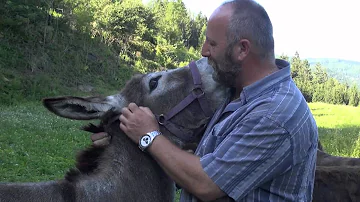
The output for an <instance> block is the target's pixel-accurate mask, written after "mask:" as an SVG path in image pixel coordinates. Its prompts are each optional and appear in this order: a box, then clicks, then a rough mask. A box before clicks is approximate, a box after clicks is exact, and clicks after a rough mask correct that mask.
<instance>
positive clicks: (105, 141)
mask: <svg viewBox="0 0 360 202" xmlns="http://www.w3.org/2000/svg"><path fill="white" fill-rule="evenodd" d="M110 140H111V136H108V137H105V138H103V139H100V140H96V141H94V142H93V145H94V146H95V147H104V146H107V145H109V144H110Z"/></svg>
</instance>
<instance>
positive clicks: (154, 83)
mask: <svg viewBox="0 0 360 202" xmlns="http://www.w3.org/2000/svg"><path fill="white" fill-rule="evenodd" d="M160 77H161V76H158V77H155V78H152V79H151V80H150V81H149V88H150V92H151V91H153V90H155V88H156V87H157V86H158V82H159V79H160Z"/></svg>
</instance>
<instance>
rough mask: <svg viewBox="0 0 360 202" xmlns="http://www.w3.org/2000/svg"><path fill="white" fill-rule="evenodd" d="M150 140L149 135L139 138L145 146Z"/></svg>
mask: <svg viewBox="0 0 360 202" xmlns="http://www.w3.org/2000/svg"><path fill="white" fill-rule="evenodd" d="M150 140H151V137H150V136H149V135H145V136H143V137H142V138H141V140H140V144H141V145H142V146H147V145H149V143H150Z"/></svg>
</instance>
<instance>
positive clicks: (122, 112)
mask: <svg viewBox="0 0 360 202" xmlns="http://www.w3.org/2000/svg"><path fill="white" fill-rule="evenodd" d="M131 113H132V112H131V111H130V109H129V108H127V107H124V108H122V109H121V114H122V115H124V116H126V117H129V115H130V114H131Z"/></svg>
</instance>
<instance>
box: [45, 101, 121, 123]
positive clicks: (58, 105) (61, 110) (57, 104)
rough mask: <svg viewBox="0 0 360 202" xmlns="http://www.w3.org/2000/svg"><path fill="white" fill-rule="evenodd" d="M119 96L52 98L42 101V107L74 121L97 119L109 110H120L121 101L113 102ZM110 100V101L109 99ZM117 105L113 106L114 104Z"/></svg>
mask: <svg viewBox="0 0 360 202" xmlns="http://www.w3.org/2000/svg"><path fill="white" fill-rule="evenodd" d="M116 97H120V96H108V97H106V98H100V97H85V98H82V97H73V96H66V97H53V98H45V99H43V105H44V106H45V107H46V108H47V109H48V110H49V111H51V112H53V113H54V114H56V115H58V116H61V117H65V118H69V119H76V120H90V119H98V118H100V117H101V116H102V115H104V114H105V112H107V111H108V110H110V109H111V108H118V109H121V108H122V106H124V105H123V104H124V103H121V101H123V100H121V99H119V101H117V102H115V101H114V98H116ZM109 98H111V99H109ZM115 103H116V104H117V106H115V105H114V104H115Z"/></svg>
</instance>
